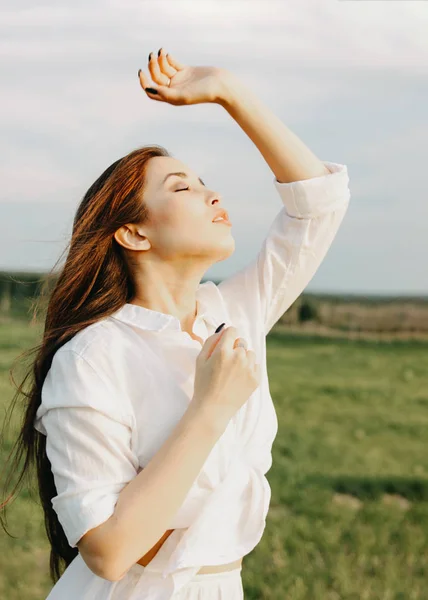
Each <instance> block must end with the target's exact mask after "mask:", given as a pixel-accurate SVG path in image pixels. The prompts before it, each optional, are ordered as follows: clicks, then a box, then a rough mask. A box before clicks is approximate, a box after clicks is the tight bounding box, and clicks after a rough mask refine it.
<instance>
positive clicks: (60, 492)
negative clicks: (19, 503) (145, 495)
mask: <svg viewBox="0 0 428 600" xmlns="http://www.w3.org/2000/svg"><path fill="white" fill-rule="evenodd" d="M34 427H35V428H36V429H37V430H38V431H40V432H41V433H43V434H44V435H46V454H47V457H48V459H49V462H50V464H51V469H52V474H53V477H54V481H55V487H56V491H57V495H56V496H54V497H53V498H52V506H53V508H54V510H55V512H56V513H57V515H58V519H59V521H60V523H61V525H62V527H63V530H64V533H65V535H66V537H67V540H68V543H69V544H70V546H71V547H72V548H74V547H76V545H77V542H78V541H79V540H80V538H81V537H82V536H83V534H84V533H86V532H87V531H89V530H90V529H92V528H94V527H96V526H98V525H100V524H101V523H104V522H105V521H106V520H107V519H108V518H109V517H110V516H111V515H112V514H113V512H114V508H115V505H116V503H117V500H118V497H119V493H120V491H121V490H122V489H123V488H124V486H125V485H126V484H127V483H128V482H129V481H130V480H131V479H133V478H134V477H135V476H136V475H137V473H138V467H139V465H138V462H139V461H138V459H137V456H136V455H135V454H134V452H133V450H132V433H133V419H132V415H131V414H130V413H128V412H127V411H126V410H125V409H124V408H123V407H122V406H121V398H120V394H119V392H118V390H117V389H116V388H115V386H114V385H113V384H112V383H111V382H109V381H106V380H105V379H104V378H103V377H101V376H100V375H99V374H98V373H97V371H96V370H95V368H94V367H93V366H92V365H91V364H90V363H89V362H87V361H86V360H85V358H83V356H81V355H80V354H77V353H76V352H74V351H72V350H61V349H60V350H58V351H57V352H56V353H55V354H54V358H53V360H52V365H51V368H50V370H49V371H48V374H47V376H46V379H45V381H44V383H43V386H42V402H41V404H40V406H39V409H38V411H37V413H36V417H35V421H34Z"/></svg>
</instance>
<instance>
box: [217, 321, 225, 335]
mask: <svg viewBox="0 0 428 600" xmlns="http://www.w3.org/2000/svg"><path fill="white" fill-rule="evenodd" d="M225 325H226V323H222V324H221V325H219V326H218V327H217V329H216V330H215V333H218V332H219V331H221V330H222V329H223V327H224V326H225Z"/></svg>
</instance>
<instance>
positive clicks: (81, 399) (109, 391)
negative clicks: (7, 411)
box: [42, 319, 132, 424]
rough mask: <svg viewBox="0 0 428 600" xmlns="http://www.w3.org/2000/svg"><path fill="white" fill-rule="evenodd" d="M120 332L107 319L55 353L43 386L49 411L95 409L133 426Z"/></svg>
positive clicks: (44, 401) (89, 327)
mask: <svg viewBox="0 0 428 600" xmlns="http://www.w3.org/2000/svg"><path fill="white" fill-rule="evenodd" d="M117 329H118V328H117V327H116V326H115V324H114V322H113V321H109V320H108V319H103V320H101V321H98V322H97V323H93V324H92V325H89V326H88V327H85V328H84V329H82V330H81V331H79V332H78V333H77V334H76V335H74V336H73V337H72V338H71V339H70V340H69V341H68V342H66V343H65V344H63V345H62V346H61V347H60V348H59V349H58V350H57V351H56V352H55V353H54V355H53V358H52V363H51V366H50V369H49V371H48V373H47V375H46V378H45V381H44V383H43V390H42V397H43V404H44V405H45V408H53V407H69V408H71V407H91V408H95V409H97V410H100V411H101V412H104V413H105V414H108V415H109V416H112V415H113V416H115V418H119V419H121V420H123V421H124V422H126V423H128V424H129V423H131V421H132V416H131V415H132V408H131V404H130V402H129V399H128V398H127V397H126V386H125V385H124V381H123V370H122V369H121V368H120V354H121V353H120V349H119V345H118V344H117V343H116V341H117V340H119V341H120V336H121V335H122V337H123V333H121V332H118V331H117Z"/></svg>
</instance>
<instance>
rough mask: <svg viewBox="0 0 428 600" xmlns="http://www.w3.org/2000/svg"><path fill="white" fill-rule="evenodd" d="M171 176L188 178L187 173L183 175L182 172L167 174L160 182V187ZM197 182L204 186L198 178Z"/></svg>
mask: <svg viewBox="0 0 428 600" xmlns="http://www.w3.org/2000/svg"><path fill="white" fill-rule="evenodd" d="M171 175H177V177H184V178H185V177H189V176H188V174H187V173H183V171H176V172H175V173H168V175H166V176H165V177H164V179H163V181H162V185H163V184H164V183H165V181H166V180H167V179H168V177H171ZM198 180H199V182H200V183H202V185H205V183H204V182H203V181H202V179H201V178H200V177H198Z"/></svg>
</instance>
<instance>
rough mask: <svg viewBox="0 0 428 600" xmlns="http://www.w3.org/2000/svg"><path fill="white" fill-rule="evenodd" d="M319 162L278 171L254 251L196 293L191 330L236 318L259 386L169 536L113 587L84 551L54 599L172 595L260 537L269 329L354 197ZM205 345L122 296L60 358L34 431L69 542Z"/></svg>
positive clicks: (163, 412)
mask: <svg viewBox="0 0 428 600" xmlns="http://www.w3.org/2000/svg"><path fill="white" fill-rule="evenodd" d="M324 164H325V165H326V166H327V167H328V169H329V171H330V173H329V174H327V175H322V176H320V177H314V178H312V179H307V180H303V181H295V182H291V183H280V182H278V181H277V180H276V178H274V181H273V183H274V186H275V188H276V190H277V191H278V193H279V197H280V198H281V200H282V204H283V206H282V208H281V209H280V210H279V212H278V214H277V216H276V218H275V219H274V221H273V223H272V225H271V227H270V229H269V232H268V234H267V236H266V238H265V239H264V241H263V244H262V246H261V249H260V251H259V253H258V255H257V257H256V258H255V259H254V260H253V261H252V262H251V263H250V264H248V265H247V266H246V267H244V268H243V269H241V270H240V271H238V272H237V273H235V274H233V275H232V276H230V277H228V278H226V279H224V280H223V281H221V282H220V283H219V284H218V285H216V284H215V283H214V282H212V281H206V282H204V283H201V284H200V285H199V287H198V289H197V308H198V310H197V317H196V320H195V324H194V328H193V332H194V333H195V334H196V335H197V336H199V337H201V338H202V339H203V340H204V341H205V340H206V338H207V337H209V336H210V335H212V334H213V333H214V331H215V329H216V328H217V327H218V325H220V324H221V323H223V322H225V323H226V327H228V326H230V325H233V326H234V327H236V328H237V330H238V335H239V337H243V338H245V339H246V341H247V343H248V349H250V350H253V351H254V352H255V353H256V357H257V358H256V360H257V362H258V363H259V364H260V366H261V383H260V385H259V387H258V388H257V389H256V390H255V391H254V393H252V394H251V396H250V397H249V399H248V400H247V401H246V403H245V404H244V405H243V406H242V407H241V408H240V409H239V410H238V411H237V413H236V414H235V415H234V417H233V418H232V419H231V420H230V422H229V424H228V426H227V428H226V430H225V431H224V434H223V435H222V436H221V437H220V438H219V440H218V442H217V443H216V444H215V446H214V447H213V449H212V451H211V453H210V454H209V456H208V458H207V460H206V462H205V464H204V465H203V468H202V469H201V471H200V473H199V475H198V477H197V478H196V480H195V481H194V483H193V485H192V487H191V488H190V490H189V492H188V494H187V496H186V498H185V500H184V502H183V504H182V506H181V507H180V509H179V510H178V512H177V513H176V515H175V516H174V518H173V519H172V520H171V522H169V523H166V524H165V529H175V531H174V532H173V533H172V534H171V535H170V536H169V537H168V538H167V540H166V541H165V542H164V544H163V546H162V547H161V548H160V550H159V551H158V553H157V555H156V556H155V557H154V558H153V560H152V561H151V562H150V563H149V564H148V565H147V566H146V567H142V566H141V565H139V564H138V563H136V564H135V565H133V566H132V567H131V568H130V570H129V571H128V572H127V573H126V574H125V576H124V577H123V578H122V579H121V580H120V581H117V582H112V581H108V580H106V579H103V578H101V577H98V576H97V575H95V574H94V573H93V572H92V571H91V570H90V569H89V568H88V567H87V565H86V563H85V562H84V561H83V559H82V557H81V555H80V554H78V555H77V556H76V557H75V559H74V560H73V562H72V563H71V564H70V565H69V566H68V568H67V569H66V570H65V572H64V573H63V575H62V577H61V578H60V579H59V581H58V582H57V583H56V584H55V585H54V586H53V588H52V590H51V593H50V594H49V596H48V599H49V600H75V599H76V598H79V600H106V599H107V598H108V599H109V600H110V599H111V600H113V599H117V598H120V599H121V600H123V599H125V598H130V597H131V594H133V593H134V594H135V598H137V597H138V598H150V599H152V600H154V599H156V600H167V599H168V598H171V596H172V595H173V594H174V593H176V592H177V591H178V590H179V589H181V587H182V586H184V585H185V584H186V583H187V582H188V581H189V580H190V579H191V578H192V577H193V575H194V574H195V573H196V572H197V571H198V570H199V569H200V568H201V567H202V566H204V565H220V564H223V563H229V562H232V561H235V560H237V559H239V558H241V557H243V556H245V555H246V554H248V553H249V552H251V551H252V550H253V549H254V548H255V546H256V545H257V544H258V542H259V541H260V539H261V537H262V534H263V531H264V529H265V525H266V515H267V512H268V509H269V504H270V497H271V490H270V486H269V483H268V480H267V478H266V477H265V474H266V473H267V471H268V470H269V469H270V467H271V465H272V454H271V449H272V443H273V441H274V439H275V437H276V434H277V429H278V421H277V416H276V412H275V408H274V405H273V403H272V398H271V394H270V390H269V381H268V376H267V369H266V335H267V334H268V332H269V331H270V329H271V328H272V326H273V325H274V324H275V323H276V322H277V321H278V319H279V318H280V317H281V316H282V315H283V314H284V312H285V311H286V310H287V309H288V308H289V307H290V305H291V304H292V303H293V302H294V301H295V300H296V298H297V297H298V296H299V295H300V294H301V293H302V291H303V290H304V289H305V287H306V286H307V284H308V283H309V282H310V280H311V279H312V277H313V275H314V274H315V272H316V271H317V269H318V267H319V265H320V263H321V262H322V260H323V258H324V257H325V255H326V253H327V251H328V249H329V247H330V245H331V243H332V241H333V239H334V237H335V235H336V233H337V231H338V228H339V226H340V224H341V222H342V219H343V217H344V215H345V213H346V210H347V208H348V205H349V200H350V191H349V186H348V184H349V177H348V172H347V167H346V166H345V165H341V164H338V163H332V162H324ZM260 210H262V207H261V208H260ZM201 347H202V346H201V344H200V343H199V342H198V341H196V340H194V339H193V338H191V337H190V336H189V334H187V333H186V332H183V331H182V330H181V325H180V321H179V320H178V319H177V318H176V317H174V316H172V315H169V314H164V313H160V312H157V311H154V310H149V309H147V308H144V307H141V306H137V305H134V304H130V303H127V304H125V305H124V306H122V307H121V308H120V309H119V310H118V311H116V312H115V313H113V314H112V315H110V316H109V317H107V318H104V319H102V320H100V321H98V322H97V323H94V324H92V325H90V326H88V327H86V328H85V329H83V330H81V331H80V332H79V333H77V334H76V335H75V336H74V337H73V338H72V339H70V340H69V341H68V342H67V343H65V344H64V345H63V346H62V347H61V348H60V349H59V350H57V352H56V353H55V354H54V357H53V361H52V365H51V368H50V370H49V371H48V373H47V376H46V379H45V381H44V384H43V388H42V403H41V405H40V407H39V409H38V411H37V414H36V418H35V422H34V426H35V427H36V429H37V430H38V431H40V432H42V433H43V434H45V435H47V442H46V452H47V455H48V458H49V461H50V463H51V465H52V471H53V475H54V479H55V485H56V489H57V495H56V496H54V497H53V498H52V505H53V508H54V509H55V511H56V513H57V515H58V518H59V521H60V523H61V525H62V527H63V529H64V532H65V534H66V536H67V539H68V542H69V544H70V546H72V547H76V543H77V542H78V540H79V539H80V538H81V537H82V535H83V534H84V533H85V532H86V531H88V530H89V529H92V528H93V527H96V526H97V525H100V524H101V523H103V522H104V521H106V520H107V519H108V518H109V517H110V516H111V515H112V513H113V512H114V508H115V504H116V502H117V499H118V496H119V494H120V491H121V490H122V489H123V487H124V486H125V485H126V484H127V483H128V482H129V481H130V480H131V479H132V478H133V477H135V476H136V475H137V474H138V473H139V472H140V471H141V469H143V468H144V467H145V466H146V465H147V463H148V462H149V461H150V460H151V458H152V457H153V456H154V454H156V452H157V451H158V450H159V448H160V447H161V446H162V444H163V443H164V442H165V440H166V439H167V438H168V437H169V436H170V434H171V433H172V431H173V429H174V428H175V426H176V425H177V423H178V422H179V420H180V419H181V417H182V416H183V414H184V412H185V411H186V409H187V407H188V405H189V402H190V401H191V398H192V394H193V385H194V375H195V362H196V357H197V355H198V354H199V352H200V350H201ZM164 491H165V493H169V491H170V490H169V489H168V482H167V481H165V486H164ZM171 491H172V490H171ZM132 597H133V598H134V595H133V596H132Z"/></svg>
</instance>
